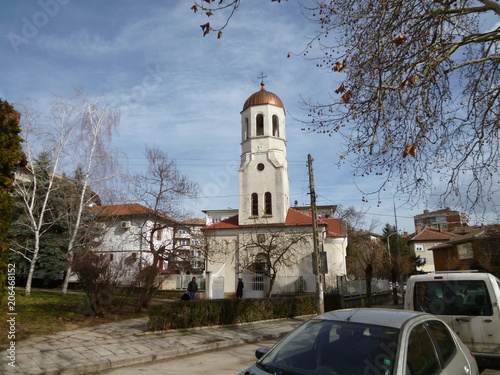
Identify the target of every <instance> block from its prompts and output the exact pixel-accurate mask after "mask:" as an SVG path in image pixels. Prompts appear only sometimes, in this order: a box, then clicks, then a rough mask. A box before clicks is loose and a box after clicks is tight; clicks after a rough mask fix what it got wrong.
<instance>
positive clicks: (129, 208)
mask: <svg viewBox="0 0 500 375" xmlns="http://www.w3.org/2000/svg"><path fill="white" fill-rule="evenodd" d="M91 211H92V212H93V213H95V214H96V216H98V217H116V216H141V215H146V216H154V215H155V211H154V210H152V209H150V208H148V207H145V206H143V205H141V204H139V203H129V204H116V205H110V206H96V207H92V208H91ZM158 215H159V217H161V218H163V219H166V220H170V221H174V222H177V220H175V219H173V218H171V217H169V216H167V215H164V214H162V213H158Z"/></svg>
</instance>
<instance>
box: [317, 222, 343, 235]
mask: <svg viewBox="0 0 500 375" xmlns="http://www.w3.org/2000/svg"><path fill="white" fill-rule="evenodd" d="M320 221H324V222H325V223H326V224H327V225H328V234H327V235H326V236H327V237H347V233H346V231H345V228H343V226H342V219H339V218H336V219H321V220H320Z"/></svg>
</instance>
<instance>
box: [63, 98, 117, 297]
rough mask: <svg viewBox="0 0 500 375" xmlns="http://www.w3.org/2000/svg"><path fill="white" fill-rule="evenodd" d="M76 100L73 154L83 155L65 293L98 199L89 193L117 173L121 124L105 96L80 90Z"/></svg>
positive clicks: (64, 285) (64, 284) (64, 286)
mask: <svg viewBox="0 0 500 375" xmlns="http://www.w3.org/2000/svg"><path fill="white" fill-rule="evenodd" d="M76 100H77V105H78V108H79V109H80V112H79V116H78V123H77V125H79V126H78V127H77V129H76V134H75V140H76V145H77V147H76V149H74V150H73V152H75V151H77V152H81V154H79V153H78V154H77V155H79V160H80V163H79V165H81V168H80V179H79V184H78V186H79V191H78V204H77V206H76V212H75V215H74V216H73V219H74V220H73V222H72V224H73V225H72V226H71V227H70V233H69V241H68V252H67V254H68V269H67V271H66V275H65V278H64V282H63V286H62V293H63V294H65V293H66V292H67V290H68V283H69V279H70V276H71V268H72V264H73V256H74V253H75V247H76V245H77V238H78V235H79V232H80V231H81V224H82V217H83V214H84V210H85V209H86V208H87V207H88V205H89V203H91V202H92V200H93V199H94V198H95V194H89V192H91V189H90V186H91V184H92V185H98V184H99V182H102V181H103V180H107V179H109V178H110V176H112V174H113V173H114V171H113V170H110V167H111V166H113V163H112V160H113V158H112V154H111V152H110V146H109V142H110V140H111V136H112V134H113V131H114V130H115V127H116V126H117V125H118V123H119V114H118V111H117V110H116V109H115V108H113V107H112V106H111V105H110V104H108V103H106V102H105V101H104V99H103V98H102V97H98V98H96V99H94V100H90V99H88V98H87V97H86V96H85V95H84V94H83V92H82V91H78V92H77V96H76ZM62 105H63V106H65V105H70V106H72V104H68V103H63V104H62Z"/></svg>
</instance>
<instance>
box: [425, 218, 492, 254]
mask: <svg viewBox="0 0 500 375" xmlns="http://www.w3.org/2000/svg"><path fill="white" fill-rule="evenodd" d="M499 231H500V225H499V224H496V225H485V226H482V227H461V228H459V229H458V233H454V234H456V235H455V237H454V238H452V239H450V240H449V241H448V242H445V243H443V244H440V245H436V246H434V247H431V248H430V249H429V250H437V249H443V248H446V247H451V246H453V245H454V244H457V243H461V242H467V241H471V240H474V239H486V238H491V236H495V233H498V232H499ZM493 238H495V237H493Z"/></svg>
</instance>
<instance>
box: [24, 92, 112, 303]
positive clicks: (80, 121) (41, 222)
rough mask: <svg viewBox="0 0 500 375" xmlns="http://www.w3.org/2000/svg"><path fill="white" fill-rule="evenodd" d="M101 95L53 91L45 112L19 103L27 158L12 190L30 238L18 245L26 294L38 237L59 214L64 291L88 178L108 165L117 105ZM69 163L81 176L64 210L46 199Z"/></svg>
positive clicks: (98, 177) (89, 193)
mask: <svg viewBox="0 0 500 375" xmlns="http://www.w3.org/2000/svg"><path fill="white" fill-rule="evenodd" d="M102 101H103V99H102V98H97V99H95V100H94V101H91V100H89V99H88V98H86V97H85V96H84V94H83V92H82V91H77V92H76V95H75V97H74V98H72V99H70V100H64V99H62V98H59V97H56V98H55V99H54V100H53V101H52V104H51V107H50V114H49V115H48V116H46V117H44V116H42V115H40V114H38V113H35V112H34V110H33V108H34V107H35V106H36V104H35V103H33V102H27V103H26V104H24V105H22V106H21V108H22V113H23V117H22V118H23V122H22V128H23V137H24V139H25V140H26V142H25V147H24V149H25V153H26V158H27V162H28V163H27V165H26V168H25V169H24V170H23V173H22V175H21V178H18V179H17V180H16V190H17V191H18V193H19V194H20V196H21V198H22V201H23V202H24V211H25V215H26V217H27V218H28V221H29V224H28V226H29V228H30V229H31V231H32V233H33V238H34V240H33V244H34V245H33V246H31V245H30V248H27V249H25V250H26V251H17V253H18V254H20V255H22V256H23V257H24V258H25V259H26V260H27V261H29V262H30V270H29V272H28V278H27V285H26V291H25V293H26V294H27V295H29V294H30V292H31V282H32V278H33V275H34V272H35V269H36V264H37V261H38V258H39V252H40V238H41V236H43V235H44V234H45V233H47V231H48V230H50V228H51V226H52V225H53V224H54V223H55V222H57V221H58V220H61V219H62V218H63V217H64V216H66V219H67V220H68V223H69V224H70V225H69V226H68V242H67V256H68V269H67V272H66V276H65V279H64V282H63V293H66V290H67V286H68V281H69V276H70V274H71V263H72V262H71V261H72V257H73V254H74V249H75V247H76V246H77V245H78V244H77V239H78V238H79V233H80V232H81V229H82V225H81V224H82V216H83V214H84V210H85V208H86V207H87V206H88V204H89V203H90V202H91V201H93V200H95V199H96V193H94V192H93V190H91V189H90V184H91V183H92V184H96V185H97V184H98V183H99V182H101V181H103V179H104V176H105V173H106V172H105V169H104V167H107V166H109V165H110V164H109V161H110V159H109V153H108V149H107V147H108V146H109V144H108V143H106V142H107V141H109V139H110V136H111V132H112V130H113V129H114V126H115V125H116V124H117V121H118V117H117V113H116V111H114V110H113V109H112V108H111V107H110V106H109V105H105V104H104V105H103V104H102ZM39 155H44V159H45V160H46V162H45V167H44V168H45V169H46V172H44V174H40V173H39V171H40V168H39V166H37V159H36V158H37V157H38V156H39ZM74 165H79V166H80V168H77V169H78V170H79V177H80V178H79V181H77V183H75V189H74V192H75V196H72V197H71V202H66V203H67V208H68V210H64V209H62V208H61V207H59V208H58V210H54V209H53V208H52V207H50V206H49V202H50V199H51V196H52V195H53V192H54V190H55V189H57V188H58V184H56V181H57V180H64V179H68V178H67V177H65V172H66V170H67V169H68V168H72V167H71V166H74ZM65 169H66V170H65ZM108 176H109V175H108ZM42 177H43V180H42V179H41V178H42ZM42 185H43V186H42ZM75 201H77V202H78V203H77V204H76V205H75V204H73V203H74V202H75ZM70 209H71V210H72V212H71V213H70ZM56 213H57V217H56V216H55V214H56ZM69 216H71V218H69Z"/></svg>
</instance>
